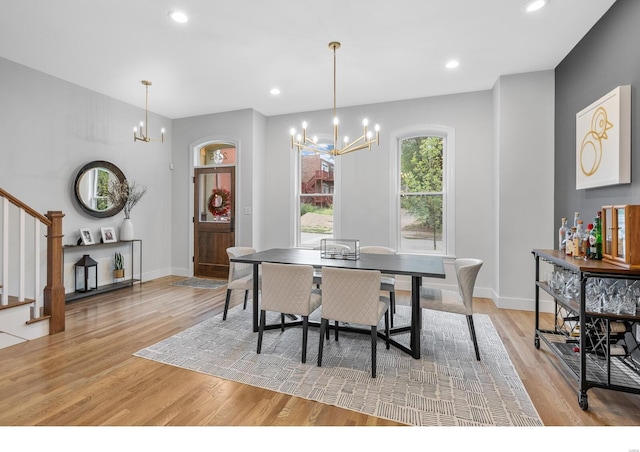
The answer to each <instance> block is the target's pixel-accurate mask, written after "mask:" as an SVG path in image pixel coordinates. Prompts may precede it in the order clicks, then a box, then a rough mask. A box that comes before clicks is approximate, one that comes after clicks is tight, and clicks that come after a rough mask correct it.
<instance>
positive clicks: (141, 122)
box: [140, 121, 144, 129]
mask: <svg viewBox="0 0 640 452" xmlns="http://www.w3.org/2000/svg"><path fill="white" fill-rule="evenodd" d="M143 127H144V121H140V128H141V129H142V128H143Z"/></svg>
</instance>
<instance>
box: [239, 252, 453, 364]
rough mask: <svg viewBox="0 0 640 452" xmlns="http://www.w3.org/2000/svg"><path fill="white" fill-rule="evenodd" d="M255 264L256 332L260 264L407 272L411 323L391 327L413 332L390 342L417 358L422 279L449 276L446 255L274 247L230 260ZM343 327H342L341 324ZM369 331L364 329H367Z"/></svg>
mask: <svg viewBox="0 0 640 452" xmlns="http://www.w3.org/2000/svg"><path fill="white" fill-rule="evenodd" d="M230 261H231V262H239V263H245V264H252V265H253V313H252V315H253V331H254V332H257V331H258V310H259V307H258V304H259V289H258V281H259V275H260V264H262V263H265V262H268V263H276V264H299V265H311V266H313V267H314V268H317V269H321V268H322V267H335V268H348V269H356V270H378V271H380V272H381V273H383V274H392V275H406V276H410V277H411V320H410V324H409V325H399V326H396V327H394V328H391V329H390V335H391V336H393V335H394V334H399V333H404V332H407V331H409V333H410V339H409V346H408V347H407V346H406V345H404V344H402V343H400V342H398V341H396V340H394V339H393V337H391V338H390V340H389V342H390V343H391V345H393V346H395V347H397V348H398V349H400V350H402V351H403V352H405V353H408V354H409V355H411V356H412V357H413V358H415V359H420V330H421V328H422V322H421V318H422V316H421V309H420V287H421V286H422V278H440V279H444V278H445V277H446V275H445V270H444V260H443V258H442V256H435V255H419V254H369V253H360V254H359V257H358V258H357V259H337V258H326V257H322V256H321V252H320V250H310V249H303V248H272V249H267V250H264V251H258V252H256V253H252V254H246V255H244V256H237V257H233V258H231V259H230ZM341 329H342V326H341ZM364 331H365V330H363V332H364Z"/></svg>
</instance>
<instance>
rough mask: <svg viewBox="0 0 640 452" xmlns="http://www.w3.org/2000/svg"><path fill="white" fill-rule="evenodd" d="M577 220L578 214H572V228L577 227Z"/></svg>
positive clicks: (578, 218)
mask: <svg viewBox="0 0 640 452" xmlns="http://www.w3.org/2000/svg"><path fill="white" fill-rule="evenodd" d="M578 220H580V212H576V213H574V214H573V227H574V228H577V227H578Z"/></svg>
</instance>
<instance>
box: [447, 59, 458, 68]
mask: <svg viewBox="0 0 640 452" xmlns="http://www.w3.org/2000/svg"><path fill="white" fill-rule="evenodd" d="M458 66H460V62H459V61H458V60H451V61H449V62H447V64H445V67H446V68H447V69H455V68H457V67H458Z"/></svg>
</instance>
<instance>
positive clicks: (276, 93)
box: [269, 88, 280, 96]
mask: <svg viewBox="0 0 640 452" xmlns="http://www.w3.org/2000/svg"><path fill="white" fill-rule="evenodd" d="M269 92H270V93H271V94H273V95H274V96H277V95H278V94H280V90H279V89H278V88H272V89H271V91H269Z"/></svg>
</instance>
